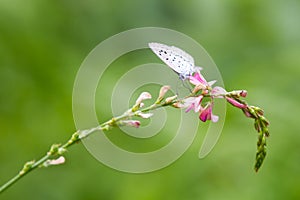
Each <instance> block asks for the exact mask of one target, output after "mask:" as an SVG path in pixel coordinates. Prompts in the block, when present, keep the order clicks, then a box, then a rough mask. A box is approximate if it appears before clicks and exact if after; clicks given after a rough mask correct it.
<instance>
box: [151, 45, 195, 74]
mask: <svg viewBox="0 0 300 200" xmlns="http://www.w3.org/2000/svg"><path fill="white" fill-rule="evenodd" d="M149 47H150V49H151V50H152V51H153V52H154V53H155V54H156V55H157V56H158V57H159V58H160V59H161V60H162V61H163V62H164V63H165V64H167V65H168V66H169V67H170V68H172V69H173V70H174V71H175V72H176V73H178V74H179V78H180V79H182V80H184V79H186V78H188V77H189V76H191V75H192V73H193V72H194V71H195V62H194V59H193V57H192V56H190V55H189V54H188V53H186V52H185V51H183V50H181V49H179V48H177V47H174V46H168V45H165V44H160V43H154V42H152V43H149Z"/></svg>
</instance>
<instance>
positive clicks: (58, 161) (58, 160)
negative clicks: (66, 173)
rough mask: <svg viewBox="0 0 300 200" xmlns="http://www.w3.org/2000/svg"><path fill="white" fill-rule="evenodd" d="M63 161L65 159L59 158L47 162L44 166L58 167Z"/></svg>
mask: <svg viewBox="0 0 300 200" xmlns="http://www.w3.org/2000/svg"><path fill="white" fill-rule="evenodd" d="M65 161H66V159H65V157H63V156H60V157H59V158H57V159H53V160H48V161H47V164H46V166H49V165H60V164H63V163H65Z"/></svg>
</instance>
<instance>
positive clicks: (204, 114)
mask: <svg viewBox="0 0 300 200" xmlns="http://www.w3.org/2000/svg"><path fill="white" fill-rule="evenodd" d="M212 108H213V103H211V102H209V103H208V104H207V105H206V106H205V108H204V109H202V110H201V111H200V115H199V119H200V120H201V121H203V122H206V120H211V121H212V122H217V121H218V120H219V117H218V116H216V115H213V113H212Z"/></svg>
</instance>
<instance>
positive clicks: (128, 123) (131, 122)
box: [118, 120, 141, 128]
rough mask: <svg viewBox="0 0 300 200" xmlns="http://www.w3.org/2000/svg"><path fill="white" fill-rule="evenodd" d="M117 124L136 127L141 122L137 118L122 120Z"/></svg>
mask: <svg viewBox="0 0 300 200" xmlns="http://www.w3.org/2000/svg"><path fill="white" fill-rule="evenodd" d="M118 124H119V125H123V126H132V127H135V128H138V127H140V125H141V122H140V121H138V120H122V121H120V122H119V123H118Z"/></svg>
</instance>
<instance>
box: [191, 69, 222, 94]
mask: <svg viewBox="0 0 300 200" xmlns="http://www.w3.org/2000/svg"><path fill="white" fill-rule="evenodd" d="M189 79H190V83H191V84H193V85H195V88H194V91H193V92H194V93H196V92H198V91H199V90H206V89H208V88H210V87H211V86H212V85H213V84H214V83H215V82H216V81H209V82H207V81H206V80H205V78H204V77H203V76H202V74H201V73H200V71H198V72H196V73H195V74H194V75H193V76H190V77H189Z"/></svg>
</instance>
